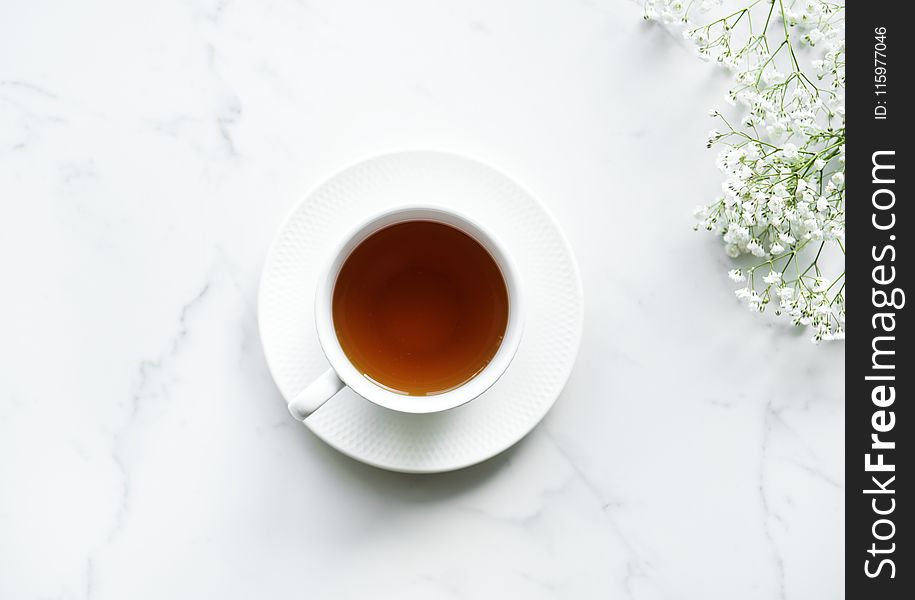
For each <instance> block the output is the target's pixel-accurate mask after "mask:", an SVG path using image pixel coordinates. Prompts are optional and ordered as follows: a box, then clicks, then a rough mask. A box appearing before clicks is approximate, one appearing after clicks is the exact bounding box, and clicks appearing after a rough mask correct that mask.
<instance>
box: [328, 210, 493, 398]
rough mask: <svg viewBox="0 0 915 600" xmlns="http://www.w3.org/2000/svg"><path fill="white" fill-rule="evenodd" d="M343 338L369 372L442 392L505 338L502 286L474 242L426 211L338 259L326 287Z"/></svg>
mask: <svg viewBox="0 0 915 600" xmlns="http://www.w3.org/2000/svg"><path fill="white" fill-rule="evenodd" d="M333 317H334V328H335V330H336V332H337V338H338V339H339V341H340V346H341V347H342V348H343V351H344V352H345V353H346V355H347V357H349V359H350V361H351V362H352V363H353V365H355V366H356V368H357V369H359V370H360V371H361V372H362V373H363V374H364V375H365V376H366V377H368V378H369V379H371V380H373V381H375V382H376V383H378V384H380V385H381V386H383V387H385V388H388V389H391V390H393V391H396V392H400V393H403V394H410V395H414V396H427V395H432V394H436V393H442V392H446V391H448V390H450V389H453V388H455V387H458V386H460V385H461V384H463V383H465V382H467V381H468V380H470V379H471V378H473V376H474V375H476V374H477V373H479V372H480V371H482V370H483V368H484V367H486V365H487V364H488V363H489V361H490V360H492V357H493V356H494V355H495V354H496V351H497V350H498V349H499V345H500V344H501V343H502V336H503V335H504V334H505V328H506V325H507V323H508V291H507V289H506V286H505V281H504V280H503V278H502V273H501V271H500V270H499V267H498V266H497V265H496V262H495V260H493V258H492V256H490V254H489V252H487V251H486V249H485V248H483V246H481V245H480V243H479V242H477V241H476V240H474V239H473V238H472V237H470V236H469V235H467V234H466V233H464V232H462V231H460V230H458V229H456V228H454V227H451V226H450V225H445V224H442V223H437V222H433V221H407V222H404V223H398V224H395V225H391V226H389V227H386V228H384V229H381V230H379V231H377V232H375V233H373V234H372V235H371V236H369V237H368V238H367V239H365V241H363V242H362V243H360V244H359V245H358V246H357V247H356V248H355V249H354V250H353V252H352V253H351V254H350V256H349V257H348V258H347V259H346V261H345V262H344V263H343V267H342V268H341V270H340V273H339V275H338V276H337V282H336V285H335V287H334V295H333Z"/></svg>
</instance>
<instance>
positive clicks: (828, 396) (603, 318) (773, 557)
mask: <svg viewBox="0 0 915 600" xmlns="http://www.w3.org/2000/svg"><path fill="white" fill-rule="evenodd" d="M726 84H727V82H726V79H725V78H724V77H722V75H721V74H720V73H716V72H715V71H714V69H712V68H711V67H710V66H709V65H706V64H703V63H701V62H699V61H698V60H696V59H694V58H693V57H692V56H691V55H690V54H689V53H688V52H687V51H686V50H685V49H684V48H683V46H682V45H681V44H680V43H679V42H678V41H677V40H675V39H673V38H672V37H670V36H667V35H665V34H664V33H663V32H661V31H660V30H658V29H655V28H652V27H650V26H648V25H646V24H645V23H643V21H642V20H641V18H640V9H639V7H638V6H637V5H636V4H634V3H630V2H626V1H623V0H594V1H590V2H588V1H582V2H572V1H568V0H565V1H560V0H552V1H546V0H542V1H536V2H521V1H520V0H515V1H511V2H507V1H502V2H488V1H485V0H473V1H465V2H456V1H455V2H422V1H419V0H416V1H406V0H397V1H393V2H390V1H389V2H383V3H382V2H371V1H368V0H364V1H362V2H356V1H351V0H345V1H339V0H338V1H330V0H310V1H306V2H296V1H292V0H260V1H248V2H242V1H239V0H212V1H207V0H163V1H157V2H148V1H139V0H131V1H124V0H109V1H105V0H92V1H86V2H64V1H62V0H57V1H46V0H29V1H28V2H26V1H19V2H17V1H15V0H0V208H2V212H0V275H2V282H3V288H2V293H0V361H2V365H3V367H2V369H0V598H2V599H3V600H19V599H39V598H47V599H50V598H62V599H71V598H72V599H93V600H103V599H126V598H130V599H131V600H135V599H153V598H155V599H160V598H169V599H171V600H181V599H191V598H193V599H198V598H220V599H247V598H270V599H282V598H315V599H324V598H330V599H336V598H355V599H362V598H382V599H386V598H397V599H409V598H419V599H438V598H470V599H477V598H483V599H488V598H494V599H500V600H501V599H541V598H572V599H590V598H600V599H608V598H631V599H634V600H651V599H689V600H693V599H697V600H715V599H722V600H724V599H726V600H733V599H740V600H748V599H779V598H788V599H798V600H817V599H830V600H832V599H835V598H839V597H842V596H843V595H844V594H843V581H842V580H843V576H844V572H843V565H842V552H843V549H842V546H843V541H844V525H843V488H844V478H843V454H844V442H843V426H844V416H843V409H844V390H843V385H842V377H843V375H844V358H843V352H844V348H843V347H842V346H834V347H826V348H823V347H819V348H818V347H814V346H812V345H811V344H810V343H809V342H808V341H807V336H800V335H797V334H796V333H795V332H794V331H789V330H786V329H784V328H783V327H782V326H780V325H775V324H773V323H770V322H767V321H766V320H764V319H760V318H758V317H756V316H754V315H752V314H750V313H749V312H747V311H746V310H745V309H743V308H741V307H740V306H739V305H738V304H737V302H736V300H734V299H733V297H732V295H731V292H730V289H731V283H730V282H729V281H728V280H727V278H726V277H725V276H724V271H725V270H726V268H727V267H726V265H727V262H726V259H725V257H724V256H723V253H722V252H721V250H720V248H719V246H718V244H717V243H716V242H715V241H714V240H713V239H712V238H711V236H708V235H705V234H702V233H695V232H693V231H692V229H691V226H692V222H691V216H690V213H691V210H692V207H693V206H694V205H695V204H697V203H698V202H700V201H702V200H704V199H706V198H708V197H709V196H710V195H712V194H714V193H716V191H717V189H718V182H719V177H718V174H717V173H716V172H715V170H714V167H713V165H712V163H713V155H712V153H711V152H709V151H706V150H705V148H704V137H705V132H706V131H707V130H708V129H709V128H710V127H711V125H712V124H711V123H710V120H709V119H708V118H707V117H705V112H706V110H707V109H708V108H709V107H710V106H713V105H720V104H722V103H721V102H720V99H721V98H722V95H723V92H724V90H725V88H726ZM427 146H432V147H436V148H450V149H454V150H457V151H464V152H468V153H471V154H473V155H478V156H481V157H484V158H488V159H489V160H490V161H492V162H494V163H496V164H498V165H500V166H501V167H503V168H505V169H506V170H508V171H509V172H511V173H513V174H514V175H515V176H516V177H518V178H519V179H520V180H522V181H523V182H525V183H526V184H527V185H528V186H529V187H530V188H531V189H533V190H534V191H535V192H536V193H538V194H539V195H540V196H541V197H542V198H543V199H544V201H545V202H546V203H547V204H549V205H550V208H551V209H552V210H553V212H554V213H555V215H556V216H557V218H558V220H559V221H560V223H561V225H562V226H563V227H564V229H565V231H566V233H567V234H568V235H569V237H570V239H571V242H572V245H573V246H574V248H575V250H576V252H577V255H578V259H579V262H580V264H581V269H582V274H583V277H584V286H585V292H586V301H587V315H586V331H585V335H584V340H583V344H582V348H581V353H580V355H579V360H578V364H577V366H576V368H575V371H574V373H573V375H572V378H571V380H570V382H569V384H568V386H567V388H566V390H565V392H564V393H563V395H562V397H561V398H560V399H559V401H558V403H557V404H556V406H555V408H554V410H553V411H552V412H551V413H550V415H549V416H548V417H547V418H546V420H545V421H544V422H543V423H542V424H541V425H540V426H539V427H538V428H537V429H536V430H535V431H534V432H533V433H532V434H531V435H530V436H529V437H528V438H527V439H526V440H525V441H524V442H522V443H521V444H519V445H518V446H516V447H515V448H513V449H511V450H510V451H508V452H506V453H505V454H503V455H501V456H499V457H497V458H495V459H493V460H491V461H489V462H487V463H484V464H482V465H479V466H477V467H474V468H471V469H468V470H465V471H461V472H457V473H452V474H445V475H437V476H406V475H399V474H392V473H387V472H382V471H378V470H376V469H373V468H371V467H367V466H363V465H361V464H359V463H356V462H354V461H352V460H350V459H347V458H345V457H343V456H341V455H339V454H337V453H336V452H335V451H333V450H332V449H330V448H328V447H326V446H325V445H323V444H322V443H321V442H320V441H319V440H317V439H316V438H315V437H313V436H312V435H310V433H309V432H308V431H307V430H306V429H305V428H304V427H302V426H301V425H298V424H296V423H294V422H293V421H292V420H291V419H290V417H289V416H288V414H287V413H286V409H285V407H284V406H283V403H282V401H281V399H280V397H279V394H278V392H277V391H276V389H275V387H274V385H273V383H272V381H271V379H270V376H269V374H268V372H267V369H266V366H265V363H264V358H263V355H262V350H261V347H260V343H259V341H258V335H257V330H256V325H255V298H256V290H257V283H258V275H259V269H260V266H261V264H262V261H263V259H264V256H265V253H266V251H267V248H268V245H269V243H270V240H271V236H272V235H273V232H274V231H275V229H276V228H277V227H278V225H279V224H280V222H281V220H282V218H283V216H284V215H285V214H286V213H287V211H288V210H289V209H290V207H291V206H292V205H293V204H294V203H295V202H296V201H297V200H298V199H299V198H300V197H301V196H302V194H303V193H304V191H305V190H307V189H308V188H309V187H310V186H312V185H313V184H315V183H316V182H317V181H319V180H320V179H321V178H322V177H323V176H325V175H326V174H327V173H328V172H329V171H331V170H333V169H336V168H337V167H339V166H341V165H343V164H346V163H349V162H351V161H353V160H355V159H357V158H359V157H362V156H365V155H368V154H374V153H378V152H381V151H384V150H386V149H394V148H404V147H427Z"/></svg>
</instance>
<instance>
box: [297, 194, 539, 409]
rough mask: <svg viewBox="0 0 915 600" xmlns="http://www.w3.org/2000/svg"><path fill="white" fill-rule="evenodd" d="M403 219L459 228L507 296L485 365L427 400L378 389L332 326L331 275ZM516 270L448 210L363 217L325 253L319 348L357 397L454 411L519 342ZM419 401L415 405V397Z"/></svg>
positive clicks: (484, 235)
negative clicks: (499, 333) (498, 339)
mask: <svg viewBox="0 0 915 600" xmlns="http://www.w3.org/2000/svg"><path fill="white" fill-rule="evenodd" d="M409 221H437V222H440V223H444V224H446V225H451V226H452V227H456V228H458V229H460V230H461V231H462V232H463V233H465V234H467V235H470V236H471V237H472V238H473V239H474V240H476V241H477V242H478V243H479V244H480V245H482V246H483V247H484V249H486V250H487V251H488V252H489V253H490V255H491V256H492V258H493V259H494V260H495V262H496V265H497V266H498V267H499V269H500V271H501V273H502V278H503V280H504V281H505V286H506V289H507V292H508V302H509V311H508V312H509V315H508V323H507V324H506V327H505V334H504V335H503V338H502V343H501V344H500V345H499V348H498V350H497V351H496V354H495V355H494V356H493V358H492V360H490V361H489V364H487V365H486V367H484V368H483V370H481V371H480V372H479V373H477V374H476V375H474V376H473V377H472V378H470V379H469V380H467V381H466V382H465V383H463V384H461V385H460V386H458V387H456V388H454V389H451V390H448V391H445V392H441V393H438V394H433V395H429V396H421V397H419V396H411V395H407V394H403V393H399V392H395V391H393V390H390V389H387V388H384V387H382V386H381V385H379V384H377V383H375V382H373V381H372V380H370V379H369V378H367V377H366V376H365V375H363V374H362V373H361V372H360V371H359V370H358V369H356V367H355V366H354V365H353V364H352V363H351V362H350V360H349V357H347V356H346V353H345V352H344V351H343V348H342V347H341V346H340V342H339V340H338V339H337V334H336V330H335V328H334V323H333V291H334V287H335V285H336V281H337V275H338V273H339V271H340V268H341V267H342V266H343V263H344V262H345V261H346V259H347V258H348V257H349V255H350V253H351V252H352V251H353V250H354V249H355V248H356V246H358V245H359V244H360V243H361V242H362V241H364V240H365V239H366V238H368V237H369V236H371V235H372V234H374V233H375V232H377V231H379V230H380V229H383V228H384V227H388V226H390V225H394V224H396V223H403V222H409ZM522 300H523V298H522V292H521V282H520V279H519V271H518V269H517V267H516V266H515V263H514V262H513V260H512V258H511V255H510V254H509V253H508V252H507V251H506V249H505V246H504V245H503V244H502V242H501V241H499V240H498V238H496V237H495V236H493V234H492V233H491V232H490V231H488V230H487V229H486V228H485V227H484V226H482V225H480V224H479V223H478V222H476V221H474V220H473V219H472V218H470V217H468V216H467V215H465V214H463V213H461V212H460V211H456V210H454V209H452V208H449V207H444V206H437V205H433V204H407V205H401V206H396V207H392V208H388V209H386V210H383V211H380V212H378V213H375V214H374V215H372V216H370V217H369V218H367V219H365V220H364V221H362V222H361V223H359V224H358V225H356V226H355V227H353V228H352V229H351V230H350V231H349V233H347V234H346V235H345V236H344V237H343V239H342V240H341V241H340V243H339V244H337V246H336V247H335V248H334V251H333V252H332V253H331V256H330V259H329V260H328V261H327V263H326V264H325V266H324V267H323V269H322V271H321V276H320V277H319V279H318V285H317V288H316V290H315V304H314V322H315V327H316V329H317V333H318V340H319V342H320V344H321V349H322V350H323V352H324V355H325V357H326V358H327V360H328V362H329V363H330V365H331V367H332V368H333V369H334V371H335V372H336V373H337V376H338V377H340V379H341V380H342V381H343V383H345V384H346V385H347V387H349V388H351V389H352V390H353V391H354V392H356V393H357V394H358V395H360V396H362V397H363V398H365V399H366V400H369V401H370V402H373V403H374V404H377V405H379V406H382V407H384V408H387V409H390V410H394V411H398V412H404V413H415V414H421V413H434V412H441V411H444V410H449V409H452V408H456V407H458V406H461V405H463V404H466V403H467V402H470V401H471V400H473V399H474V398H477V397H479V396H480V395H482V394H483V393H484V392H485V391H486V390H488V389H489V388H490V387H492V386H493V385H494V384H495V383H496V382H497V381H498V380H499V378H500V377H501V376H502V375H503V374H504V373H505V371H506V369H507V368H508V365H509V364H510V363H511V361H512V359H513V358H514V356H515V353H516V352H517V350H518V346H519V345H520V343H521V336H522V333H523V329H524V305H523V302H522ZM420 398H421V401H419V399H420Z"/></svg>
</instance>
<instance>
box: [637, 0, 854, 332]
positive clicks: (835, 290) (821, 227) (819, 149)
mask: <svg viewBox="0 0 915 600" xmlns="http://www.w3.org/2000/svg"><path fill="white" fill-rule="evenodd" d="M719 4H720V1H719V0H705V1H702V2H695V1H694V2H684V1H683V0H646V3H645V17H646V18H648V19H660V20H662V21H663V22H664V23H665V24H667V26H668V27H671V28H679V29H681V30H683V36H684V37H685V38H686V39H687V40H689V41H690V42H691V43H693V44H694V45H695V48H696V52H697V54H698V56H699V57H700V58H702V59H703V60H706V61H714V62H718V63H720V64H722V65H723V66H725V67H726V68H727V69H728V70H729V71H730V72H731V73H732V74H733V81H734V85H733V86H732V87H731V89H730V90H729V91H728V93H727V95H726V97H725V101H726V102H727V103H728V104H731V105H734V106H738V107H740V108H739V109H738V110H743V111H744V114H743V115H741V116H739V117H738V118H737V120H730V121H729V120H727V119H725V117H724V116H723V115H722V114H721V112H720V111H718V110H717V109H712V110H710V111H709V113H708V114H709V116H711V117H713V118H716V119H720V120H721V124H722V125H723V127H722V128H720V129H719V128H715V129H713V130H712V131H710V132H709V134H708V137H707V139H706V143H707V145H708V147H709V148H711V147H712V146H715V145H718V146H719V147H720V148H721V151H720V152H719V153H718V156H717V157H716V159H715V165H716V166H717V167H718V169H719V170H721V172H722V175H723V178H724V181H723V183H722V185H721V195H720V196H719V197H718V198H716V199H715V200H714V202H712V203H711V204H709V205H707V206H702V207H697V209H696V210H695V211H694V215H695V217H696V219H697V221H698V222H699V223H698V225H697V228H698V227H699V226H702V227H703V228H704V229H706V230H708V231H710V232H713V233H715V234H716V235H718V236H720V237H721V240H722V242H723V243H724V251H725V253H726V254H727V255H728V256H729V257H731V258H735V259H736V258H739V257H742V256H743V257H746V256H750V257H753V258H755V260H756V264H755V265H754V266H752V267H749V268H747V269H743V270H742V269H732V270H730V271H729V272H728V276H729V277H730V278H731V279H732V280H734V281H735V282H738V283H741V284H742V286H743V287H741V288H740V289H738V290H736V291H735V295H736V296H737V298H738V299H739V300H741V301H742V302H744V303H745V304H746V305H747V307H748V308H750V309H752V310H757V311H764V310H765V309H766V306H767V305H768V304H769V303H770V300H771V301H774V302H775V303H776V304H777V307H776V309H775V310H776V314H780V315H784V316H785V317H786V318H787V319H789V320H790V321H791V322H792V323H793V324H794V325H796V326H799V327H809V328H810V329H811V330H812V336H813V337H812V339H813V341H814V342H817V343H818V342H820V341H829V340H841V339H844V338H845V295H844V294H845V276H844V272H843V273H841V274H838V275H837V276H830V277H827V275H826V273H824V267H823V264H824V263H825V259H826V257H827V256H828V255H830V254H832V255H833V257H834V258H837V260H836V261H835V262H838V263H842V262H844V243H845V95H844V91H845V31H844V6H841V5H836V4H833V3H830V2H826V1H824V0H798V1H796V2H792V3H790V4H789V3H787V2H786V3H784V4H783V3H781V2H776V3H774V4H773V2H772V1H771V0H769V1H767V2H754V3H752V4H749V5H748V6H745V7H744V8H739V9H737V10H736V11H731V10H729V11H728V15H727V16H724V17H722V18H719V19H717V20H714V21H711V22H709V23H707V24H706V25H701V26H694V25H688V24H687V23H689V20H690V12H691V11H696V10H698V11H699V12H705V11H707V10H709V9H712V8H715V7H716V6H717V5H719ZM751 23H752V24H753V25H752V26H751ZM776 23H777V26H771V25H775V24H776ZM782 23H784V24H785V25H787V27H785V26H784V25H782ZM757 24H761V26H760V25H757ZM782 31H784V37H783V38H782V39H778V38H779V36H780V35H781V34H782ZM802 47H803V48H802ZM804 48H806V50H804V52H801V50H802V49H804ZM770 49H771V52H770ZM732 124H736V125H737V128H735V127H733V126H732ZM763 268H765V271H760V275H761V274H762V273H763V272H765V273H766V275H765V276H762V277H760V276H754V273H755V272H756V271H757V269H763Z"/></svg>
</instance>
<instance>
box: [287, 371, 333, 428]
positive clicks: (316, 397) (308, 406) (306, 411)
mask: <svg viewBox="0 0 915 600" xmlns="http://www.w3.org/2000/svg"><path fill="white" fill-rule="evenodd" d="M344 387H346V384H345V383H343V381H341V380H340V378H339V377H337V373H336V372H335V371H334V370H333V369H328V370H326V371H324V373H323V374H322V375H321V376H320V377H318V378H317V379H315V380H314V381H312V382H311V383H310V384H309V385H308V387H307V388H305V389H304V390H302V391H301V392H299V393H298V394H296V395H295V397H294V398H293V399H292V400H290V401H289V405H288V408H289V412H290V413H291V414H292V416H293V417H295V420H296V421H304V420H305V419H306V418H307V417H308V415H310V414H311V413H313V412H314V411H316V410H318V409H319V408H321V405H323V404H324V403H325V402H327V401H328V400H330V399H331V398H333V397H334V394H336V393H337V392H339V391H340V390H342V389H343V388H344Z"/></svg>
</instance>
